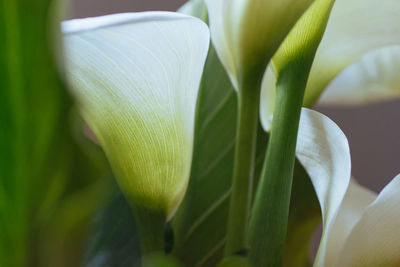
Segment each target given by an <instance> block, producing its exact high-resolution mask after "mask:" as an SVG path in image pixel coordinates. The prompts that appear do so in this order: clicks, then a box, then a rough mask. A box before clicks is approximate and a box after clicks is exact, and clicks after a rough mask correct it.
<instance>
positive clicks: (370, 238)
mask: <svg viewBox="0 0 400 267" xmlns="http://www.w3.org/2000/svg"><path fill="white" fill-rule="evenodd" d="M399 207H400V175H398V176H396V177H395V178H394V179H393V180H392V181H391V182H390V183H389V184H388V185H387V186H386V187H385V188H384V189H383V190H382V192H381V193H380V194H379V195H378V197H377V198H376V200H375V201H374V202H373V203H372V204H371V205H370V206H368V208H367V209H366V210H365V212H364V213H363V215H362V217H361V218H360V220H359V221H358V223H357V224H356V225H355V226H354V228H353V230H352V232H351V233H350V235H349V237H348V239H347V241H346V243H345V245H344V246H343V248H342V250H341V253H340V256H339V257H338V258H337V262H336V264H335V265H334V266H344V267H346V266H365V267H368V266H371V267H373V266H387V267H390V266H393V267H394V266H399V263H400V253H399V251H400V231H399V229H400V212H399Z"/></svg>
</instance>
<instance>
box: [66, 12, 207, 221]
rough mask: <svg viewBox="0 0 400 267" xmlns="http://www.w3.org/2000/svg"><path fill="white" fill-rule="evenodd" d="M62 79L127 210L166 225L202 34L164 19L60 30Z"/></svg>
mask: <svg viewBox="0 0 400 267" xmlns="http://www.w3.org/2000/svg"><path fill="white" fill-rule="evenodd" d="M62 27H63V30H64V46H65V54H66V56H65V61H66V66H67V67H66V69H67V77H68V80H69V84H70V86H71V89H72V92H73V94H74V95H75V97H76V99H77V102H78V106H79V108H80V110H81V113H82V115H83V117H84V119H85V120H86V122H87V123H88V125H89V126H90V128H91V129H92V130H93V132H94V133H95V135H96V137H97V138H98V140H99V142H100V144H101V146H102V147H103V149H104V151H105V153H106V155H107V158H108V160H109V161H110V164H111V166H112V169H113V171H114V173H115V175H116V177H117V180H118V182H119V184H120V186H121V188H122V191H123V192H124V194H125V195H126V197H127V198H128V200H129V201H130V202H131V204H132V205H133V206H138V207H142V208H146V209H152V210H156V211H159V212H163V213H164V214H165V216H166V217H168V218H170V217H171V216H172V215H173V213H174V212H175V210H176V208H177V207H178V205H179V203H180V201H181V199H182V198H183V195H184V193H185V190H186V186H187V183H188V178H189V170H190V166H191V155H192V146H193V128H194V114H195V106H196V97H197V92H198V87H199V83H200V78H201V74H202V70H203V66H204V62H205V59H206V55H207V51H208V45H209V32H208V28H207V26H206V25H205V24H204V23H203V22H202V21H200V20H199V19H196V18H193V17H190V16H186V15H182V14H178V13H171V12H145V13H127V14H116V15H108V16H103V17H97V18H88V19H81V20H72V21H67V22H64V23H63V25H62Z"/></svg>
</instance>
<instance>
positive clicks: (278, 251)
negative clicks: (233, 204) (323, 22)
mask: <svg viewBox="0 0 400 267" xmlns="http://www.w3.org/2000/svg"><path fill="white" fill-rule="evenodd" d="M308 71H309V69H308V68H307V67H304V66H303V67H302V66H296V65H294V66H293V65H291V66H290V67H289V68H286V69H285V70H283V71H281V73H280V75H279V78H278V82H277V90H276V98H275V108H274V117H273V122H272V128H271V135H270V139H269V144H268V149H267V154H266V158H265V162H264V166H263V171H262V174H261V180H260V183H259V185H258V188H257V194H256V198H255V203H254V207H253V209H254V210H253V213H252V217H251V221H250V228H249V245H250V252H249V256H250V259H251V261H252V263H253V265H254V266H256V267H258V266H281V265H282V258H283V250H284V245H285V238H286V228H287V224H288V214H289V202H290V194H291V187H292V180H293V167H294V162H295V149H296V141H297V131H298V126H299V120H300V112H301V106H302V102H303V96H304V90H305V86H306V82H307V77H308Z"/></svg>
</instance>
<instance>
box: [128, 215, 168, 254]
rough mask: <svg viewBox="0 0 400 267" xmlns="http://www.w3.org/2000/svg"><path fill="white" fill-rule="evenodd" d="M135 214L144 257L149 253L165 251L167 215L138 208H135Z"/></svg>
mask: <svg viewBox="0 0 400 267" xmlns="http://www.w3.org/2000/svg"><path fill="white" fill-rule="evenodd" d="M134 214H135V222H136V227H137V229H138V233H139V241H140V249H141V253H142V259H143V257H146V255H147V254H151V253H154V252H164V226H165V215H164V214H162V213H157V212H154V213H151V212H150V211H148V210H146V211H142V212H138V209H134Z"/></svg>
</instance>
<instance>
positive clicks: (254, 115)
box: [225, 79, 261, 256]
mask: <svg viewBox="0 0 400 267" xmlns="http://www.w3.org/2000/svg"><path fill="white" fill-rule="evenodd" d="M257 80H261V79H250V82H247V83H244V86H243V88H241V90H240V93H239V114H238V125H237V134H236V149H235V162H234V170H233V181H232V193H231V198H230V207H229V218H228V233H227V242H226V247H225V255H226V256H229V255H233V254H235V253H238V252H239V251H241V250H243V249H245V248H247V246H246V243H245V242H246V234H247V228H248V219H249V215H250V204H251V199H252V197H251V191H252V183H253V176H254V161H255V154H256V153H255V151H256V139H257V127H258V113H259V105H260V84H261V82H259V81H257Z"/></svg>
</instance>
